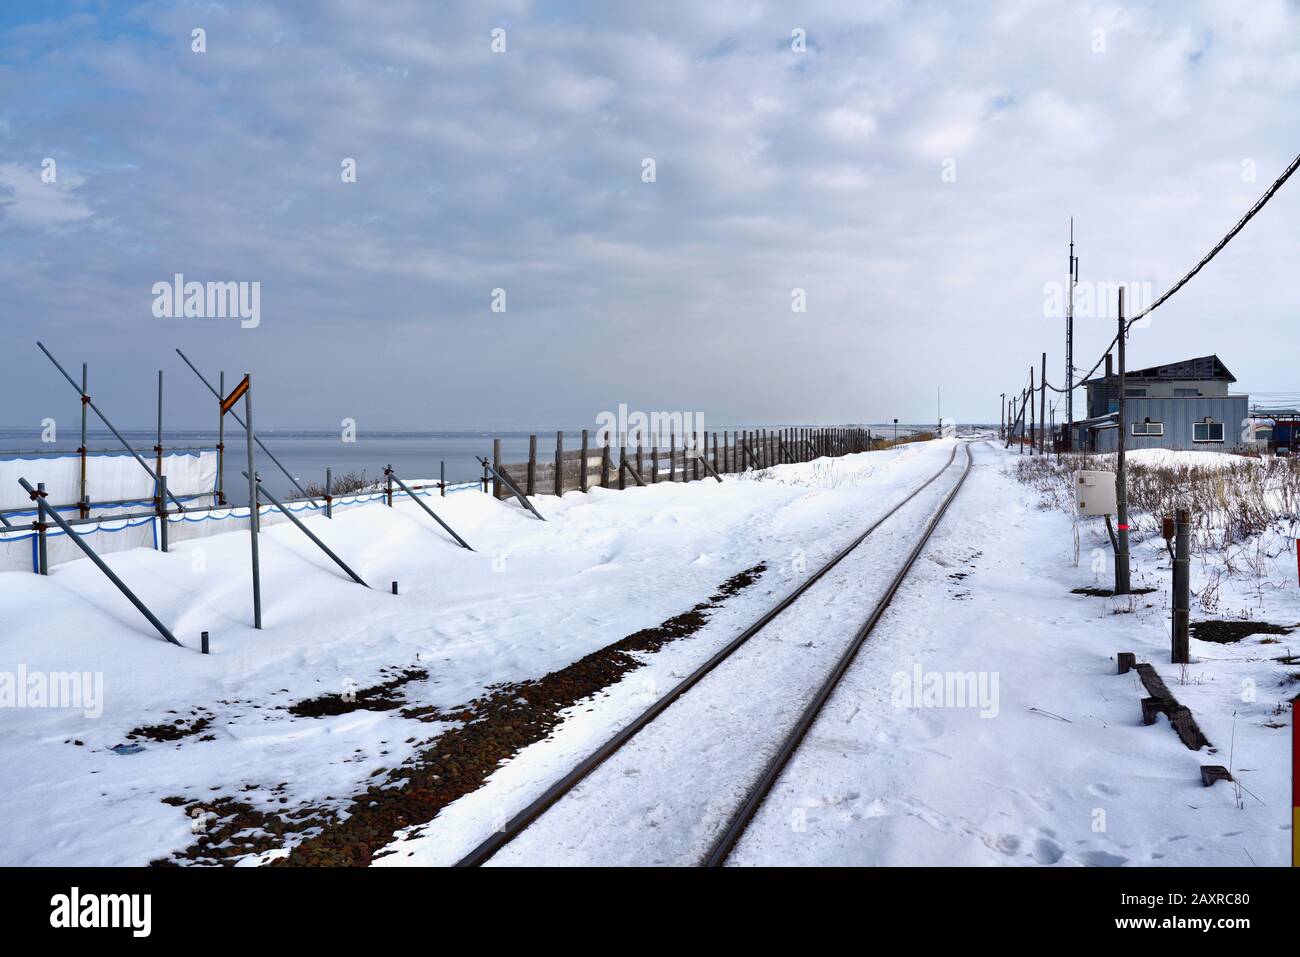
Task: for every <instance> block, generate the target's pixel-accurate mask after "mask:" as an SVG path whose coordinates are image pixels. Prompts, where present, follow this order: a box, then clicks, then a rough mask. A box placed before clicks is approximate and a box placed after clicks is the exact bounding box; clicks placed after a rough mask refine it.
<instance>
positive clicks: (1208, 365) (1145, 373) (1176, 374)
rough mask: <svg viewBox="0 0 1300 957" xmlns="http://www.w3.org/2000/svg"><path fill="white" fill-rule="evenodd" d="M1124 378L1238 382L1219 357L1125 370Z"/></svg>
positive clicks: (1087, 383)
mask: <svg viewBox="0 0 1300 957" xmlns="http://www.w3.org/2000/svg"><path fill="white" fill-rule="evenodd" d="M1124 377H1125V379H1128V380H1130V381H1137V380H1142V381H1147V382H1152V381H1154V382H1188V381H1198V380H1203V379H1226V380H1227V381H1228V382H1236V381H1237V377H1236V376H1235V375H1233V374H1232V373H1231V372H1229V371H1228V367H1227V366H1225V365H1224V364H1223V360H1222V359H1220V358H1219V357H1218V356H1217V355H1210V356H1201V357H1199V358H1196V359H1184V360H1182V361H1181V362H1171V363H1168V364H1167V365H1161V366H1151V367H1149V368H1146V369H1132V370H1125V372H1124ZM1116 378H1118V376H1116V375H1112V376H1110V380H1114V379H1116ZM1106 381H1109V380H1108V379H1107V378H1106V377H1105V376H1099V377H1098V378H1095V379H1089V380H1088V381H1087V382H1085V383H1083V384H1084V385H1093V384H1095V383H1099V382H1106Z"/></svg>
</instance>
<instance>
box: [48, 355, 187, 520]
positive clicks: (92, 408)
mask: <svg viewBox="0 0 1300 957" xmlns="http://www.w3.org/2000/svg"><path fill="white" fill-rule="evenodd" d="M36 346H37V348H39V349H40V350H41V351H42V352H44V353H45V357H46V358H47V359H49V360H50V361H51V362H53V363H54V368H56V369H58V370H59V372H61V373H62V374H63V378H65V379H67V380H68V384H69V385H71V386H72V387H73V388H74V389H76V390H77V391H78V392H79V393H81V399H82V401H83V402H85V403H86V405H88V406H90V411H91V412H94V413H95V415H97V416H99V421H101V422H103V423H104V425H105V426H107V428H108V431H110V432H112V433H113V435H114V437H115V438H116V439H117V440H118V441H119V442H121V443H122V447H123V448H125V449H126V450H127V451H128V452H130V453H131V456H132V457H133V458H134V459H135V460H136V462H138V463H139V465H140V468H142V469H144V470H145V472H147V473H148V474H149V477H150V478H151V479H153V480H154V482H155V483H157V481H158V476H157V475H155V474H154V470H153V469H151V468H149V466H148V465H146V464H145V462H144V459H142V458H140V453H139V452H137V451H136V450H135V449H134V448H133V447H132V446H131V443H130V442H128V441H127V440H126V439H124V438H122V433H121V432H119V431H117V429H116V428H115V427H114V426H113V423H112V422H110V421H108V419H107V418H106V417H105V416H104V413H103V412H100V411H99V407H98V406H96V405H95V403H94V402H92V401H91V399H90V396H88V395H86V393H85V392H82V391H81V387H80V386H78V385H77V383H76V382H75V381H74V380H73V378H72V376H70V375H68V372H67V370H66V369H64V368H63V366H61V365H59V360H58V359H56V358H54V356H53V355H52V354H51V353H50V350H49V349H47V348H45V346H44V344H42V343H40V342H38V343H36ZM172 501H173V502H175V503H176V507H177V508H178V509H180V510H181V511H182V512H183V511H185V506H184V505H182V504H181V501H180V499H178V498H176V497H175V496H174V495H173V496H172Z"/></svg>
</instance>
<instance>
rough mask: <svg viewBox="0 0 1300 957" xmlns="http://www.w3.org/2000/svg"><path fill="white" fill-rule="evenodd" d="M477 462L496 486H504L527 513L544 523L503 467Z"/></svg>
mask: <svg viewBox="0 0 1300 957" xmlns="http://www.w3.org/2000/svg"><path fill="white" fill-rule="evenodd" d="M479 461H480V462H482V463H483V467H484V468H486V469H489V470H490V471H491V472H492V477H493V479H494V480H495V482H496V484H497V485H501V486H504V487H505V490H506V491H507V492H509V493H510V494H511V495H513V496H514V497H515V498H516V499H518V500H519V504H520V505H522V506H523V507H524V508H526V509H528V511H530V512H532V513H533V514H534V515H536V516H537V517H538V518H540V519H542V521H543V522H544V521H546V519H545V518H542V513H541V512H539V511H537V509H536V508H534V507H533V503H532V502H530V501H528V496H527V495H525V494H524V493H523V490H522V489H521V488H520V487H519V486H518V485H517V484H516V483H515V480H514V479H512V478H511V477H510V476H509V474H508V473H507V472H506V467H505V466H504V465H499V466H498V465H488V464H487V459H479ZM504 497H505V496H502V498H504Z"/></svg>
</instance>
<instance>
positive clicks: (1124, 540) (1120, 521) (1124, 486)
mask: <svg viewBox="0 0 1300 957" xmlns="http://www.w3.org/2000/svg"><path fill="white" fill-rule="evenodd" d="M1126 338H1128V330H1127V329H1125V328H1124V287H1123V286H1120V288H1119V412H1118V415H1117V422H1116V425H1118V426H1119V445H1118V447H1117V451H1116V456H1115V511H1116V516H1115V517H1116V519H1117V521H1116V523H1115V531H1116V533H1117V536H1118V537H1117V546H1116V549H1115V594H1116V595H1127V594H1128V593H1129V567H1128V482H1127V479H1126V476H1125V472H1124V440H1125V435H1124V430H1125V429H1126V428H1127V425H1126V424H1125V421H1124V412H1125V409H1124V340H1125V339H1126Z"/></svg>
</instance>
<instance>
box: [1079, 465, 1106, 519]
mask: <svg viewBox="0 0 1300 957" xmlns="http://www.w3.org/2000/svg"><path fill="white" fill-rule="evenodd" d="M1074 500H1075V503H1076V504H1077V505H1078V506H1079V514H1080V515H1114V514H1115V510H1116V507H1115V473H1114V472H1076V473H1075V478H1074Z"/></svg>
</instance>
